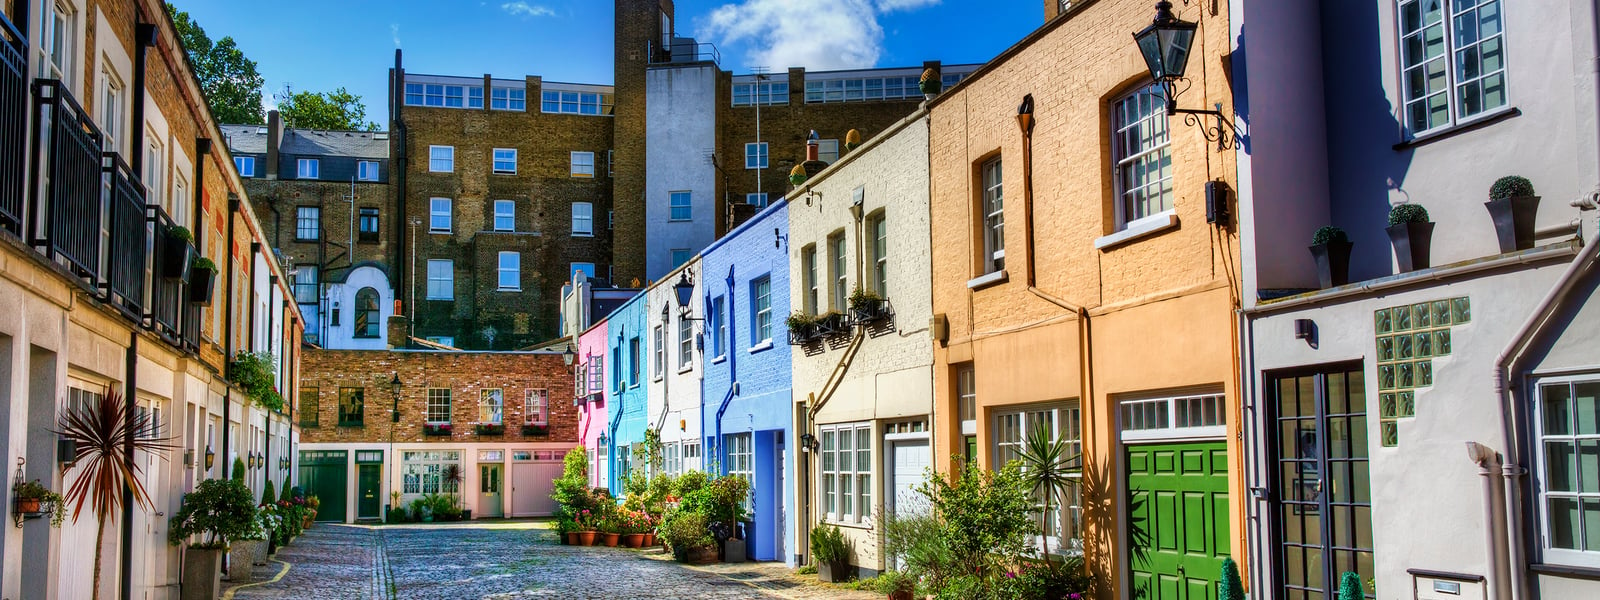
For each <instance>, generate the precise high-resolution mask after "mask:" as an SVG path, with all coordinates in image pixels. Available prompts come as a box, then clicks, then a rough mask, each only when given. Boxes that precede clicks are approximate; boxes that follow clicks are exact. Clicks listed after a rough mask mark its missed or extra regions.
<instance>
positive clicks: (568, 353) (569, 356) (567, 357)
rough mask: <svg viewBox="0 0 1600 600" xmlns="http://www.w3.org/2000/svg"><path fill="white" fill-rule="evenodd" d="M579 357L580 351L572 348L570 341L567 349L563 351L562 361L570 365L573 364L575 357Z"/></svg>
mask: <svg viewBox="0 0 1600 600" xmlns="http://www.w3.org/2000/svg"><path fill="white" fill-rule="evenodd" d="M577 357H578V353H577V352H575V351H573V350H572V343H571V342H568V343H567V349H566V350H562V351H561V362H564V363H567V366H569V367H570V366H572V361H573V359H576V358H577Z"/></svg>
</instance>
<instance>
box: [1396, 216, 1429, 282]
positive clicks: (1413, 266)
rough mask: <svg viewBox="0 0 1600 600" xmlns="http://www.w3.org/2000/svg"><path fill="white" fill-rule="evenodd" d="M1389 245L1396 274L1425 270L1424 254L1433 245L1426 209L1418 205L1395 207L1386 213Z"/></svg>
mask: <svg viewBox="0 0 1600 600" xmlns="http://www.w3.org/2000/svg"><path fill="white" fill-rule="evenodd" d="M1384 231H1387V232H1389V242H1390V243H1393V244H1394V257H1395V260H1396V261H1397V262H1399V263H1400V272H1401V273H1408V272H1411V271H1415V270H1417V269H1426V268H1428V254H1429V251H1430V250H1431V246H1432V243H1433V222H1432V221H1429V220H1428V209H1426V208H1423V207H1422V205H1421V204H1411V203H1406V204H1397V205H1395V207H1394V208H1391V209H1389V227H1388V228H1387V229H1384Z"/></svg>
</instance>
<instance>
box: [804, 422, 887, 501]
mask: <svg viewBox="0 0 1600 600" xmlns="http://www.w3.org/2000/svg"><path fill="white" fill-rule="evenodd" d="M817 431H818V432H819V434H820V435H821V437H822V460H821V462H820V463H819V465H820V468H819V469H818V473H819V474H820V475H821V478H822V482H821V483H820V484H819V485H818V486H817V489H819V490H822V494H823V502H822V507H823V515H824V519H825V520H827V521H828V522H830V523H838V524H843V525H867V526H871V524H872V521H873V518H872V517H873V514H872V513H873V506H872V496H873V486H872V471H873V468H872V465H873V450H874V448H873V446H876V445H877V443H875V442H874V441H873V437H874V427H873V425H872V423H871V422H857V423H839V424H830V425H819V426H817ZM861 442H866V443H867V447H866V448H865V449H862V448H861V447H860V446H861Z"/></svg>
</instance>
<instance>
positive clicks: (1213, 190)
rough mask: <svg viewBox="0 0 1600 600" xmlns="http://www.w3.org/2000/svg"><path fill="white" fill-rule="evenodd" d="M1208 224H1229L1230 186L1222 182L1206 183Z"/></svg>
mask: <svg viewBox="0 0 1600 600" xmlns="http://www.w3.org/2000/svg"><path fill="white" fill-rule="evenodd" d="M1206 222H1207V223H1222V224H1227V222H1228V184H1226V183H1223V182H1221V181H1207V182H1206Z"/></svg>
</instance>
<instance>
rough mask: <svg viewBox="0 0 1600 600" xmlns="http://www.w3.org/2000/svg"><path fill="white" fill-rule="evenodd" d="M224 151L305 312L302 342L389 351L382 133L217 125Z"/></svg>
mask: <svg viewBox="0 0 1600 600" xmlns="http://www.w3.org/2000/svg"><path fill="white" fill-rule="evenodd" d="M222 132H223V135H224V136H226V137H227V141H228V150H229V152H230V153H231V154H232V155H233V162H234V165H235V167H236V168H237V170H238V172H239V177H240V178H241V179H242V180H243V181H244V186H245V190H246V191H247V192H249V195H250V200H251V202H252V203H253V205H254V208H255V210H256V214H257V215H260V217H261V224H262V227H263V229H264V232H265V235H266V238H267V239H268V240H269V243H270V244H271V245H272V248H273V250H274V253H275V255H276V258H277V260H278V261H280V264H283V265H285V267H286V270H287V271H288V272H289V275H290V278H291V279H292V280H293V284H294V285H293V287H294V299H295V302H296V303H297V304H299V305H300V312H301V314H303V315H305V319H306V331H305V341H307V342H309V343H312V344H316V345H319V346H322V347H325V348H341V349H346V348H348V349H369V350H371V349H379V348H386V347H388V339H387V336H388V328H387V327H386V323H387V322H388V319H389V317H390V316H391V315H392V314H393V311H394V298H395V295H394V271H393V269H394V268H395V266H396V265H401V264H404V263H403V261H402V260H401V259H400V257H399V256H398V254H399V253H398V249H399V244H398V243H397V241H396V240H397V238H396V234H395V226H396V224H397V223H398V222H399V220H398V218H397V215H398V213H397V211H395V210H393V209H392V207H393V206H394V197H393V195H392V193H391V189H392V187H391V186H390V183H389V181H390V166H389V165H390V156H389V155H390V150H389V134H388V133H387V132H382V131H318V130H310V129H295V128H293V127H287V128H286V127H284V124H283V122H282V120H281V119H280V118H279V115H278V112H277V111H271V112H269V113H268V114H267V124H266V125H223V126H222Z"/></svg>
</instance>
